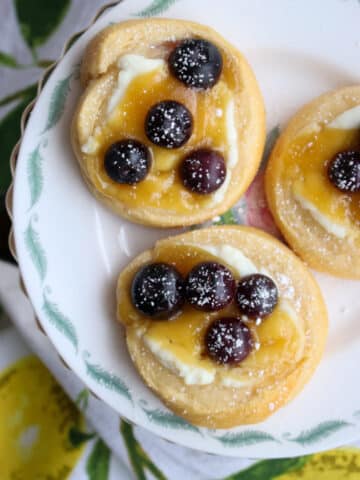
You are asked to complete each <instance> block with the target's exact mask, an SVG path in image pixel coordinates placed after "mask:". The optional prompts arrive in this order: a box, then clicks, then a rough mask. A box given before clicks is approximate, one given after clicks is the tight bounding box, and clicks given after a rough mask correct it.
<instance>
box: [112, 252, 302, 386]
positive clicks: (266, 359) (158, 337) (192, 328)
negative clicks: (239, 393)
mask: <svg viewBox="0 0 360 480" xmlns="http://www.w3.org/2000/svg"><path fill="white" fill-rule="evenodd" d="M152 261H154V262H167V263H168V264H171V265H173V266H174V267H175V268H176V269H177V270H178V271H179V272H180V273H181V274H182V275H183V276H184V277H185V276H186V275H187V274H188V273H189V271H190V270H191V269H192V268H193V267H194V266H195V265H196V264H198V263H199V262H203V261H218V262H222V263H223V264H224V265H226V266H227V267H228V268H229V269H230V270H231V271H232V273H233V275H234V278H235V279H239V278H240V277H241V276H245V275H248V274H249V273H253V272H254V269H255V271H258V270H257V269H256V267H255V265H254V264H253V263H252V262H251V261H250V259H248V258H247V257H246V256H245V255H244V254H243V253H242V252H241V250H239V249H237V248H234V247H232V246H229V245H223V246H201V245H193V244H191V245H190V244H176V245H173V246H171V247H169V246H167V247H163V246H158V247H157V248H156V249H155V251H154V256H153V259H152ZM134 274H135V272H129V276H128V278H127V282H128V285H127V288H126V291H127V293H126V295H125V296H124V298H123V299H122V301H121V302H120V304H119V306H118V308H119V316H120V317H121V318H122V319H126V323H127V328H129V329H130V330H131V329H133V331H135V332H136V334H137V335H139V336H141V337H142V338H143V341H144V343H145V345H146V346H147V347H148V348H149V349H150V350H151V352H152V353H153V354H154V355H155V357H156V358H157V359H158V360H159V361H160V363H162V365H163V366H164V367H166V368H168V369H170V370H171V371H173V372H175V373H176V374H177V375H179V376H181V377H182V378H183V379H184V382H185V383H186V384H188V385H205V384H210V383H212V382H214V381H219V382H220V383H222V384H223V385H224V386H227V387H234V388H237V387H243V386H249V387H250V386H252V385H257V386H259V385H260V384H261V385H264V384H270V383H271V382H272V381H274V379H275V378H276V379H277V380H280V379H281V378H283V377H285V376H286V375H288V374H289V373H290V372H291V371H293V369H294V368H296V366H297V365H298V364H299V362H301V360H302V359H303V357H304V355H305V343H306V339H305V333H304V330H305V329H304V328H303V324H302V320H301V319H300V318H299V317H298V314H297V312H296V311H295V309H294V308H293V307H292V305H291V304H290V302H289V301H288V300H286V299H281V298H280V302H279V303H278V305H277V307H276V308H275V310H274V311H273V313H272V314H270V315H269V316H268V317H266V318H264V319H262V321H260V319H259V320H258V321H255V320H248V319H247V318H245V317H244V316H243V317H242V320H243V321H245V322H246V323H247V325H248V327H249V328H250V330H251V333H252V337H253V340H254V348H253V350H252V352H251V353H250V355H249V356H248V357H247V358H246V359H245V360H243V361H242V362H241V364H239V365H237V366H223V365H218V364H216V363H214V361H213V360H211V359H210V358H209V357H208V356H207V355H206V354H205V348H204V335H205V331H206V329H207V327H208V326H209V324H210V323H211V322H212V321H214V320H215V319H218V318H221V317H240V314H239V311H238V309H237V307H236V305H235V304H234V303H232V304H230V305H228V306H227V307H225V308H224V309H222V310H221V311H217V312H211V313H205V312H202V311H198V310H196V309H194V308H193V307H191V306H190V305H188V304H185V305H184V306H183V308H182V309H181V310H180V312H178V313H177V314H175V315H174V316H173V317H172V318H170V319H168V320H162V321H161V320H153V319H149V318H148V317H145V316H143V315H141V313H139V311H138V310H136V308H135V307H134V306H133V304H132V302H131V296H130V286H131V281H132V278H133V275H134Z"/></svg>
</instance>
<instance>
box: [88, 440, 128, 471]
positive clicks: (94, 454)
mask: <svg viewBox="0 0 360 480" xmlns="http://www.w3.org/2000/svg"><path fill="white" fill-rule="evenodd" d="M109 465H110V450H109V448H108V447H107V446H106V445H105V443H104V442H103V441H102V440H100V439H99V440H97V442H96V443H95V445H94V447H93V449H92V451H91V453H90V455H89V458H88V459H87V462H86V473H87V475H88V479H89V480H108V478H109ZM119 480H120V479H119Z"/></svg>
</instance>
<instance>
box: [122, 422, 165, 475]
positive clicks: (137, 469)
mask: <svg viewBox="0 0 360 480" xmlns="http://www.w3.org/2000/svg"><path fill="white" fill-rule="evenodd" d="M120 432H121V435H122V437H123V440H124V442H125V446H126V449H127V452H128V456H129V460H130V463H131V466H132V468H133V471H134V474H135V477H136V480H147V476H146V470H147V471H149V472H150V473H151V476H152V478H155V479H156V480H167V478H166V477H165V475H164V474H163V473H162V472H161V470H159V469H158V468H157V466H156V465H155V464H154V462H152V461H151V459H150V457H149V456H148V455H147V453H146V452H145V451H144V449H143V448H142V446H141V445H140V443H139V442H138V441H137V440H136V438H135V435H134V432H133V427H132V426H131V425H130V424H129V423H127V422H125V421H124V420H120Z"/></svg>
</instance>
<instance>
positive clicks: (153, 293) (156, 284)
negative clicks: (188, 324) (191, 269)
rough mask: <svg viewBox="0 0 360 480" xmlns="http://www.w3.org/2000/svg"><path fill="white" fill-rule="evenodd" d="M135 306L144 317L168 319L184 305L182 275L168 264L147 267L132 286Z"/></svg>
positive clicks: (143, 268)
mask: <svg viewBox="0 0 360 480" xmlns="http://www.w3.org/2000/svg"><path fill="white" fill-rule="evenodd" d="M131 300H132V303H133V305H134V306H135V307H136V308H137V309H138V310H139V311H140V312H141V313H143V314H144V315H148V316H150V317H160V318H161V317H168V316H169V315H171V314H173V313H175V312H176V311H177V310H179V309H180V308H181V306H182V305H183V303H184V283H183V279H182V277H181V275H180V273H179V272H178V271H177V270H176V269H175V268H174V267H172V266H171V265H168V264H166V263H151V264H149V265H145V266H144V267H142V268H141V269H140V270H138V272H137V273H136V274H135V276H134V279H133V281H132V285H131Z"/></svg>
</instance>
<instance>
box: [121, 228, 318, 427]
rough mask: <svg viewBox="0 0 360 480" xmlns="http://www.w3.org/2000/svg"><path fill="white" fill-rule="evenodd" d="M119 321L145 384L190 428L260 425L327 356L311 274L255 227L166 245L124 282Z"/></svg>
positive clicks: (131, 268)
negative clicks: (323, 355) (192, 424)
mask: <svg viewBox="0 0 360 480" xmlns="http://www.w3.org/2000/svg"><path fill="white" fill-rule="evenodd" d="M117 305H118V307H117V309H118V310H117V311H118V320H119V321H120V322H121V323H122V324H123V325H124V327H125V331H126V340H127V345H128V349H129V352H130V355H131V358H132V360H133V362H134V364H135V366H136V368H137V369H138V371H139V373H140V375H141V376H142V378H143V379H144V381H145V382H146V384H147V385H148V386H149V387H150V388H151V389H152V390H153V391H154V392H155V393H156V394H157V395H159V396H160V397H161V398H162V399H163V401H164V402H165V404H166V405H167V406H168V407H169V408H170V409H172V410H173V411H174V412H176V413H177V414H178V415H181V416H183V417H184V418H186V419H187V420H188V421H189V422H191V423H194V424H196V425H202V426H207V427H213V428H228V427H233V426H235V425H240V424H247V423H256V422H259V421H261V420H263V419H265V418H266V417H268V416H269V415H271V414H272V413H274V412H275V411H276V410H277V409H278V408H280V407H282V406H283V405H285V404H286V403H287V402H288V401H289V400H290V399H291V398H293V397H294V395H296V394H297V393H298V392H299V391H300V390H301V389H302V388H303V386H304V385H305V383H306V382H307V381H308V380H309V379H310V377H311V375H312V374H313V372H314V370H315V368H316V366H317V365H318V363H319V361H320V358H321V356H322V353H323V350H324V345H325V341H326V336H327V313H326V308H325V305H324V302H323V299H322V296H321V293H320V289H319V287H318V285H317V283H316V282H315V280H314V279H313V277H312V275H311V274H310V273H309V271H308V270H307V269H306V267H305V266H304V264H303V263H302V262H301V261H300V260H299V259H298V258H297V257H296V256H295V255H294V254H293V253H292V252H291V251H290V250H289V249H288V248H287V247H285V246H284V245H283V244H281V243H280V242H279V241H278V240H275V239H274V238H273V237H271V236H269V235H268V234H265V233H264V232H261V231H260V230H256V229H253V228H249V227H238V226H236V227H233V226H231V227H230V226H228V227H212V228H209V229H202V230H197V231H192V232H188V233H185V234H182V235H179V236H175V237H172V238H168V239H164V240H159V241H158V242H157V243H156V245H155V247H154V248H153V249H152V250H148V251H146V252H144V253H142V254H140V255H139V256H138V257H136V258H135V259H134V260H133V261H132V262H131V263H130V264H129V265H128V266H127V267H126V268H125V269H124V270H123V271H122V272H121V274H120V276H119V280H118V286H117Z"/></svg>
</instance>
